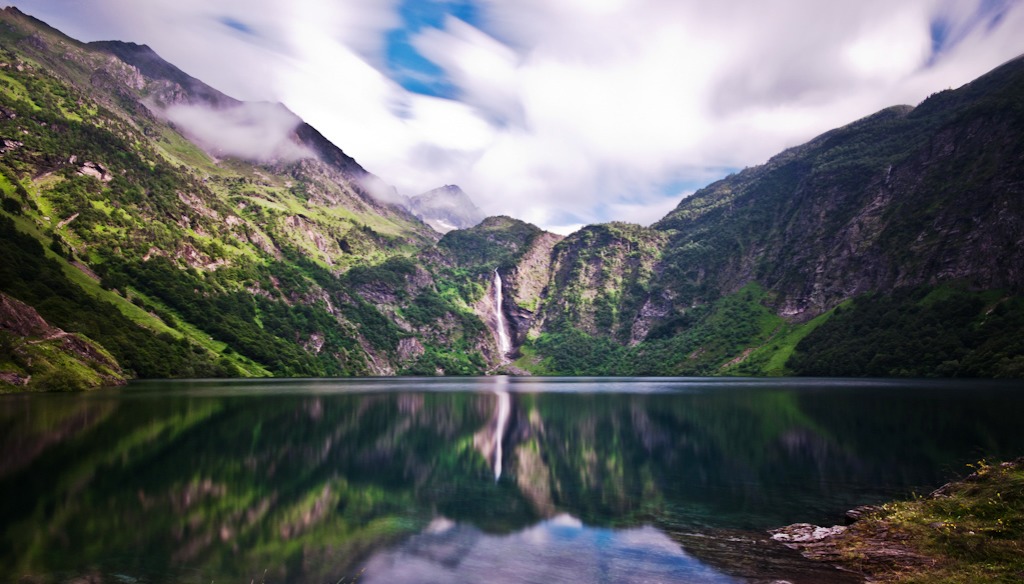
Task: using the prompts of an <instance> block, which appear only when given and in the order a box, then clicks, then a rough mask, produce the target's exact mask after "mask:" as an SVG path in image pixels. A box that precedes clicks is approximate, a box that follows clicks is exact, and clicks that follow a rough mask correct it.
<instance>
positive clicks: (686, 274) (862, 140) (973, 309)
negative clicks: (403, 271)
mask: <svg viewBox="0 0 1024 584" xmlns="http://www.w3.org/2000/svg"><path fill="white" fill-rule="evenodd" d="M1022 129H1024V59H1021V58H1018V59H1015V60H1013V61H1011V62H1009V63H1006V64H1005V65H1003V66H1001V67H999V68H997V69H996V70H994V71H992V72H991V73H989V74H987V75H985V76H983V77H981V78H980V79H978V80H976V81H974V82H972V83H970V84H968V85H966V86H964V87H962V88H960V89H957V90H947V91H943V92H941V93H938V94H935V95H933V96H931V97H929V98H928V99H926V100H925V101H924V102H923V103H921V104H920V105H919V106H917V107H909V106H898V107H892V108H887V109H885V110H883V111H881V112H878V113H877V114H874V115H872V116H869V117H867V118H864V119H862V120H859V121H857V122H854V123H852V124H850V125H848V126H845V127H843V128H839V129H837V130H833V131H831V132H828V133H826V134H824V135H822V136H819V137H817V138H815V139H813V140H811V141H810V142H808V143H807V144H804V145H802V146H798V147H796V148H792V149H790V150H787V151H785V152H783V153H781V154H779V155H777V156H775V157H773V158H772V159H771V160H769V161H768V162H767V163H766V164H764V165H762V166H758V167H754V168H748V169H745V170H743V171H742V172H739V173H737V174H735V175H733V176H730V177H727V178H725V179H723V180H721V181H718V182H716V183H714V184H712V185H709V186H708V187H706V188H704V189H701V190H700V191H698V192H697V193H695V194H694V195H693V196H691V197H688V198H686V199H684V200H683V201H682V202H681V203H680V204H679V206H678V207H677V208H676V209H675V210H673V211H672V212H671V213H669V214H668V215H667V216H666V217H665V218H664V219H662V220H661V221H659V222H657V223H655V224H654V225H653V226H652V228H650V229H643V228H637V227H634V228H629V229H626V228H623V227H621V226H619V227H617V226H615V225H614V224H613V225H609V226H604V227H591V228H587V229H585V230H582V231H581V232H579V233H578V234H574V236H572V237H570V238H568V239H567V240H566V241H565V242H563V244H560V246H559V247H556V249H555V253H556V255H557V256H560V257H562V258H564V260H563V261H562V262H561V263H562V265H563V266H566V267H563V268H562V269H561V270H560V271H558V272H557V273H555V274H553V278H552V285H554V286H556V287H555V288H554V289H555V290H557V291H563V290H564V291H566V292H559V293H558V294H555V295H553V296H551V297H550V300H553V301H554V302H553V303H552V302H549V303H548V304H547V305H546V306H545V308H544V309H543V310H542V314H543V315H544V318H545V319H546V320H547V322H558V323H562V324H561V328H562V329H565V330H568V331H571V333H572V334H571V335H569V336H568V337H567V338H568V339H569V341H567V342H563V343H557V342H555V343H553V342H551V341H552V340H551V339H547V340H544V339H541V341H540V343H541V345H544V343H545V342H547V343H549V344H548V345H545V346H547V347H548V349H547V352H548V353H549V354H550V355H555V354H565V352H564V351H561V350H560V349H559V347H562V345H565V344H567V343H572V344H576V345H580V344H584V345H585V344H586V342H585V341H582V340H581V335H584V336H585V337H586V338H587V339H591V340H594V339H596V340H595V341H594V343H595V344H596V345H597V346H599V347H603V343H607V342H609V341H611V342H612V344H611V345H610V346H608V347H605V349H607V350H606V351H604V352H606V353H608V356H607V359H605V361H606V362H608V363H611V365H609V366H608V367H610V368H609V369H605V371H608V372H616V373H634V374H640V373H673V374H715V373H725V372H730V371H734V372H742V373H749V374H762V373H768V372H781V371H790V372H795V373H813V374H842V375H864V374H870V375H900V374H912V375H935V374H945V375H983V376H984V375H1021V374H1022V373H1024V370H1022V369H1021V366H1022V365H1024V357H1022V354H1024V353H1022V349H1024V346H1022V345H1021V343H1020V342H1019V341H1015V340H1013V337H1014V336H1017V337H1019V336H1020V334H1019V333H1020V332H1021V331H1024V328H1021V324H1024V321H1020V320H1019V314H1020V308H1021V302H1020V297H1019V295H1020V292H1021V289H1022V286H1024V271H1022V269H1021V266H1024V198H1022V196H1021V195H1022V191H1024V164H1022V162H1024V141H1022V136H1024V133H1022V131H1021V130H1022ZM610 249H611V250H617V251H615V253H612V254H609V250H610ZM633 250H641V251H640V253H639V254H638V255H637V254H634V251H633ZM566 293H570V294H571V295H570V296H568V298H567V299H566V296H565V294H566ZM560 295H561V296H560ZM559 298H561V299H559ZM882 307H884V309H883V308H882ZM879 311H880V312H881V314H875V313H877V312H879ZM837 312H842V313H843V316H842V318H839V317H837ZM819 325H820V327H819ZM816 327H818V330H816V331H814V332H811V331H812V330H813V329H814V328H816ZM561 334H569V333H561ZM807 335H810V336H808V337H807V338H806V340H805V341H804V342H803V343H800V340H801V339H802V338H803V337H804V336H807ZM597 341H600V342H597ZM798 343H800V344H798ZM832 345H834V346H835V347H836V349H835V350H831V352H830V353H829V354H828V355H824V354H822V355H819V356H818V357H812V356H813V355H818V354H819V353H820V352H821V350H822V348H823V347H827V346H832ZM840 346H841V347H843V348H844V349H845V353H844V351H840V350H838V347H840ZM794 350H795V351H796V352H797V353H798V354H799V355H797V357H798V358H796V359H795V360H794V361H792V362H791V363H789V365H788V366H786V364H787V360H788V359H789V357H790V356H791V355H792V354H793V352H794ZM857 353H863V354H864V355H863V356H862V357H856V358H855V354H857ZM612 354H614V355H615V356H611V355H612ZM844 360H845V362H846V363H843V361H844ZM576 362H577V363H578V362H579V360H577V361H576ZM829 362H834V363H832V364H831V365H830V364H829ZM560 370H561V369H560ZM586 371H590V370H586ZM581 372H582V371H581Z"/></svg>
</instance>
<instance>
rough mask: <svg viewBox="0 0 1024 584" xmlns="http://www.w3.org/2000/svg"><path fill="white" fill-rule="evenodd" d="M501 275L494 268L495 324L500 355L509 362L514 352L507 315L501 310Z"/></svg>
mask: <svg viewBox="0 0 1024 584" xmlns="http://www.w3.org/2000/svg"><path fill="white" fill-rule="evenodd" d="M501 303H502V298H501V274H499V273H498V268H494V322H495V325H496V326H497V328H498V353H500V354H501V362H502V363H505V362H507V361H508V354H509V353H510V352H511V351H512V341H511V340H509V337H508V328H507V327H506V326H505V313H504V311H502V309H501Z"/></svg>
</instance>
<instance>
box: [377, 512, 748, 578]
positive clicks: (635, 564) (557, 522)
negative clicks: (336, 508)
mask: <svg viewBox="0 0 1024 584" xmlns="http://www.w3.org/2000/svg"><path fill="white" fill-rule="evenodd" d="M362 574H363V575H362V577H361V579H360V581H361V582H366V583H368V584H372V583H377V582H386V583H388V584H403V583H406V582H416V583H424V584H430V583H435V582H436V583H438V584H440V583H445V584H451V583H456V584H457V583H463V582H466V583H468V582H493V583H495V584H505V583H513V582H514V583H518V584H522V583H525V582H544V583H547V582H621V583H630V582H651V583H658V582H688V583H691V584H719V583H721V584H725V583H732V582H735V580H734V579H732V578H731V577H729V576H727V575H725V574H722V573H719V572H717V571H715V570H714V569H713V568H711V567H709V566H707V565H705V564H703V563H701V562H700V561H699V560H697V559H696V558H693V557H692V556H690V555H688V554H687V553H686V552H684V551H683V550H682V549H681V548H680V547H679V545H678V544H676V543H675V542H673V541H672V540H671V539H669V537H668V536H666V535H665V534H664V533H662V532H661V531H658V530H657V529H654V528H653V527H640V528H633V529H619V530H616V529H601V528H593V527H587V526H584V525H583V524H582V522H580V521H579V520H578V519H576V518H574V517H570V516H559V517H557V518H555V519H552V520H550V521H544V522H541V523H539V524H537V525H534V526H533V527H530V528H527V529H524V530H522V531H520V532H517V533H512V534H509V535H488V534H485V533H483V532H481V531H480V530H478V529H476V528H474V527H470V526H466V525H456V526H455V527H453V528H450V529H447V530H445V531H443V532H441V533H434V532H432V531H430V530H427V531H426V532H424V533H421V534H419V535H416V536H413V537H412V538H410V539H409V540H407V541H406V542H404V543H403V544H401V545H399V546H397V547H395V548H393V549H391V550H386V551H382V552H379V553H377V554H375V555H374V556H373V557H371V558H370V560H369V561H368V562H367V563H366V565H365V569H364V571H363V573H362Z"/></svg>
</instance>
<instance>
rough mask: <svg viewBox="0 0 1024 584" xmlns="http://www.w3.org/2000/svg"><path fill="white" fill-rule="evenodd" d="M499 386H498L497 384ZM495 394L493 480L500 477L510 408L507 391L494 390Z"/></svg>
mask: <svg viewBox="0 0 1024 584" xmlns="http://www.w3.org/2000/svg"><path fill="white" fill-rule="evenodd" d="M499 387H500V386H499ZM494 393H495V395H497V396H498V412H497V414H498V415H497V417H498V424H497V427H496V428H495V429H494V445H495V453H494V482H498V479H500V478H501V465H502V460H501V459H502V450H501V448H502V444H501V443H502V441H503V440H504V439H505V428H506V427H507V426H508V414H509V411H510V410H511V409H512V398H511V397H509V395H508V392H507V391H496V392H494Z"/></svg>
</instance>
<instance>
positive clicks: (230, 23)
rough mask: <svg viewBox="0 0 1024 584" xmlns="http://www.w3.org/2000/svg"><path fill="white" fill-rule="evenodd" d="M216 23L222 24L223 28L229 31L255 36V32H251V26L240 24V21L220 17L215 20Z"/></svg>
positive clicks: (228, 17)
mask: <svg viewBox="0 0 1024 584" xmlns="http://www.w3.org/2000/svg"><path fill="white" fill-rule="evenodd" d="M217 22H219V23H221V24H223V25H224V26H226V27H228V28H230V29H233V30H236V31H238V32H240V33H243V34H247V35H252V36H255V35H256V31H255V30H253V28H252V27H251V26H249V25H248V24H246V23H244V22H242V21H241V20H237V19H234V18H231V17H230V16H222V17H220V18H218V19H217Z"/></svg>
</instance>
